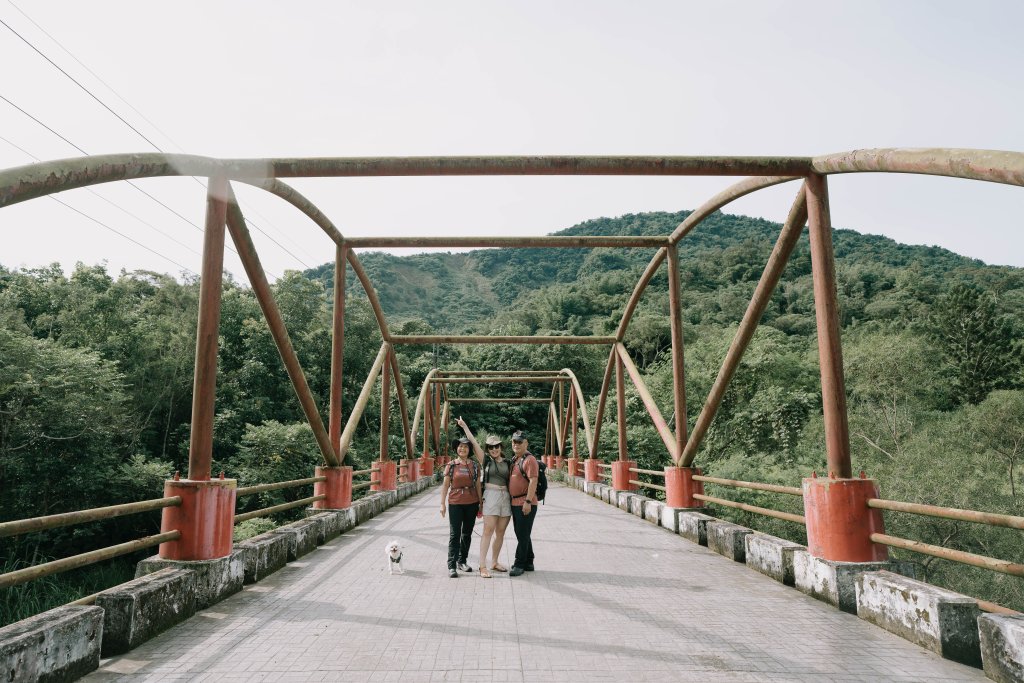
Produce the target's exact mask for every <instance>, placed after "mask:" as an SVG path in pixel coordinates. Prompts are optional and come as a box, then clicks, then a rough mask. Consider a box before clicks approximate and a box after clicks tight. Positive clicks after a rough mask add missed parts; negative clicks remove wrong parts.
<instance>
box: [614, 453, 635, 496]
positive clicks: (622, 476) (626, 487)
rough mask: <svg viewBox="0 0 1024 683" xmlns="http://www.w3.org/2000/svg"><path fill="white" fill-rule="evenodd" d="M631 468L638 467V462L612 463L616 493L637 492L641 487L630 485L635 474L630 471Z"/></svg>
mask: <svg viewBox="0 0 1024 683" xmlns="http://www.w3.org/2000/svg"><path fill="white" fill-rule="evenodd" d="M630 467H634V468H635V467H636V460H616V461H615V462H613V463H612V488H613V489H615V490H616V491H636V490H637V489H639V488H640V487H639V486H637V485H636V484H630V483H629V480H630V479H632V478H633V473H632V472H630V471H629V468H630Z"/></svg>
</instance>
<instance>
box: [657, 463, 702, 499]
mask: <svg viewBox="0 0 1024 683" xmlns="http://www.w3.org/2000/svg"><path fill="white" fill-rule="evenodd" d="M695 474H701V471H700V468H699V467H666V468H665V505H667V506H669V507H672V508H699V507H704V501H702V500H697V499H696V498H694V497H693V494H695V493H697V494H701V495H703V494H704V482H702V481H694V479H693V475H695Z"/></svg>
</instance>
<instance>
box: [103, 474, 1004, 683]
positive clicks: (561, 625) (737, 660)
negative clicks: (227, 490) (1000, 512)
mask: <svg viewBox="0 0 1024 683" xmlns="http://www.w3.org/2000/svg"><path fill="white" fill-rule="evenodd" d="M548 497H549V499H550V500H549V501H548V503H547V504H546V505H544V506H542V507H541V509H540V512H539V515H538V518H537V524H536V527H535V529H534V543H535V549H536V553H537V571H536V572H534V573H532V574H525V575H523V576H521V577H517V578H515V579H511V578H509V577H508V576H507V575H504V576H502V575H500V574H498V575H496V576H495V578H493V579H491V580H484V579H480V578H479V577H477V576H476V575H463V576H462V577H460V578H459V579H458V580H453V579H450V578H448V576H447V572H446V571H445V558H446V547H447V537H448V525H447V523H446V522H444V521H443V520H441V518H440V516H439V515H438V513H437V504H438V491H437V489H436V488H435V489H430V490H429V491H427V492H426V493H424V494H421V495H419V496H417V497H415V498H412V499H410V500H408V501H406V502H404V503H403V504H401V505H399V506H397V507H395V508H392V509H390V510H388V511H386V512H385V513H384V514H382V515H380V516H378V517H376V518H374V519H372V520H370V521H369V522H367V523H366V524H364V525H362V526H360V527H357V528H356V529H354V530H352V531H351V532H349V533H346V534H344V535H342V536H341V537H339V538H337V539H335V540H334V541H331V542H330V543H328V544H326V545H324V546H321V547H320V548H319V549H317V550H316V551H315V552H313V553H311V554H310V555H307V556H305V557H304V558H301V560H300V561H299V562H294V563H292V564H290V565H288V567H287V568H285V569H283V570H281V571H280V572H278V573H277V574H274V575H273V576H271V577H269V578H268V579H266V580H264V581H262V582H261V583H258V584H255V585H252V586H246V588H245V590H243V591H242V592H241V593H238V594H237V595H234V596H232V597H231V598H228V599H227V600H225V601H223V602H221V603H218V604H217V605H214V606H213V607H212V608H211V609H208V610H205V611H203V612H200V613H199V614H197V615H196V616H195V617H193V618H192V619H190V620H189V621H187V622H185V623H183V624H180V625H178V626H177V627H175V628H173V629H171V630H170V631H167V632H166V633H164V634H162V635H161V636H159V637H157V638H154V639H153V640H151V641H149V642H148V643H146V644H144V645H142V646H141V647H139V648H137V649H135V650H133V651H132V652H130V653H128V654H127V655H124V656H121V657H115V658H112V659H107V660H104V661H103V662H102V663H101V666H100V670H99V671H97V672H95V673H93V674H92V675H90V676H89V677H87V678H86V679H85V680H89V681H112V680H123V681H142V680H189V681H193V680H195V681H199V680H208V681H224V680H244V681H401V682H402V683H414V682H416V681H523V682H530V683H532V682H534V681H588V682H592V681H605V680H609V681H610V680H630V681H649V680H650V681H659V683H665V682H666V681H864V680H882V681H940V680H941V681H975V680H986V679H985V678H984V676H983V675H982V673H981V671H979V670H977V669H972V668H970V667H966V666H962V665H960V664H955V663H953V662H949V661H946V660H943V659H942V658H940V657H938V656H937V655H934V654H932V653H930V652H927V651H925V650H923V649H921V648H919V647H917V646H915V645H912V644H910V643H908V642H907V641H905V640H903V639H901V638H898V637H896V636H894V635H892V634H890V633H888V632H886V631H883V630H882V629H879V628H877V627H875V626H872V625H871V624H868V623H867V622H864V621H861V620H860V619H858V618H857V617H855V616H853V615H850V614H845V613H843V612H840V611H838V610H836V609H834V608H832V607H829V606H827V605H825V604H822V603H819V602H818V601H816V600H813V599H811V598H809V597H807V596H804V595H803V594H801V593H799V592H797V591H796V590H794V589H792V588H787V587H785V586H782V585H781V584H778V583H776V582H774V581H772V580H771V579H768V578H767V577H764V576H762V575H760V574H758V573H757V572H754V571H752V570H750V569H747V568H746V567H745V566H743V565H741V564H737V563H735V562H731V561H729V560H727V559H725V558H723V557H721V556H720V555H716V554H714V553H712V552H710V551H708V550H707V549H706V548H703V547H700V546H698V545H695V544H693V543H690V542H688V541H686V540H685V539H683V538H681V537H679V536H676V535H673V534H670V533H668V532H667V531H665V530H664V529H660V528H657V527H655V526H653V525H651V524H648V523H646V522H643V521H641V520H639V519H637V518H636V517H633V516H632V515H628V514H626V513H624V512H620V511H618V510H615V509H614V508H611V507H609V506H608V505H606V504H604V503H601V502H600V501H597V500H595V499H593V498H590V497H589V496H586V495H584V494H583V493H580V492H578V491H575V490H573V489H567V488H562V487H560V486H557V485H553V487H552V489H551V490H550V492H549V495H548ZM391 539H399V540H400V541H401V542H402V543H403V544H404V545H405V565H406V573H405V575H404V576H397V575H396V576H389V575H388V573H387V569H386V566H385V556H384V545H385V543H386V542H387V541H389V540H391ZM514 549H515V536H514V535H513V533H512V529H511V528H509V530H508V536H507V538H506V544H505V549H504V551H503V555H504V557H505V564H511V562H510V560H511V552H510V551H514ZM477 550H478V547H477V539H476V538H474V543H473V549H472V551H471V553H470V554H471V556H473V555H475V553H476V552H477ZM471 565H472V566H473V568H474V569H475V568H476V560H475V559H472V561H471Z"/></svg>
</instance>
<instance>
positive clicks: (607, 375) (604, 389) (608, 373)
mask: <svg viewBox="0 0 1024 683" xmlns="http://www.w3.org/2000/svg"><path fill="white" fill-rule="evenodd" d="M617 358H618V352H617V351H616V349H615V347H614V346H613V347H612V348H611V351H609V352H608V362H607V363H606V364H605V368H604V378H603V379H602V380H601V394H600V396H598V397H597V414H596V415H595V416H594V439H593V443H591V444H590V453H589V454H588V457H590V458H596V457H597V451H598V448H599V447H600V445H601V444H600V440H601V423H602V422H603V421H604V408H605V405H606V404H607V403H608V390H609V387H610V385H611V379H612V369H613V367H614V366H613V365H612V364H613V363H615V362H616V359H617Z"/></svg>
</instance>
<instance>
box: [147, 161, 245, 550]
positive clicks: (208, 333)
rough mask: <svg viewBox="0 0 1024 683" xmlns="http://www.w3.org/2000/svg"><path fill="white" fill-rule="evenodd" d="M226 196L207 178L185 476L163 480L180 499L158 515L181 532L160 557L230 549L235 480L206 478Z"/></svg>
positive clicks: (223, 185) (220, 180)
mask: <svg viewBox="0 0 1024 683" xmlns="http://www.w3.org/2000/svg"><path fill="white" fill-rule="evenodd" d="M227 195H228V183H227V179H226V178H225V177H223V176H214V177H211V178H210V180H209V183H208V189H207V195H206V225H205V230H204V235H203V265H202V273H201V275H200V281H199V323H198V327H197V330H196V360H195V377H194V380H193V389H192V432H191V436H190V439H189V452H188V479H187V480H184V481H182V480H179V479H178V478H177V475H175V479H173V480H170V481H166V482H164V496H165V497H169V496H180V497H181V505H179V506H175V507H167V508H164V509H163V511H162V514H161V518H160V529H161V533H164V532H168V531H174V530H178V531H180V532H181V538H179V539H177V540H175V541H168V542H167V543H161V544H160V549H159V554H160V557H162V558H164V559H168V560H212V559H216V558H218V557H225V556H227V555H229V554H230V553H231V541H232V538H233V534H234V528H235V520H234V516H235V490H236V488H237V482H236V481H235V480H234V479H213V480H211V479H210V467H211V464H212V462H213V416H214V400H215V398H216V387H217V341H218V331H219V327H220V301H221V287H222V284H223V272H224V227H225V224H226V222H227Z"/></svg>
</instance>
